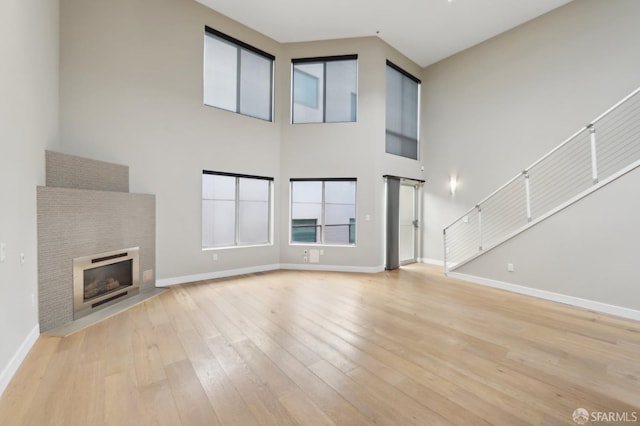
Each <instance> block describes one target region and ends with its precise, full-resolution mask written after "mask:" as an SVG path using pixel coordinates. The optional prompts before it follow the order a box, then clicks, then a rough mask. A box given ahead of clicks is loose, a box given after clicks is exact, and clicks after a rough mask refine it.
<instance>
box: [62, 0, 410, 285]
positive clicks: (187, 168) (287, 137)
mask: <svg viewBox="0 0 640 426" xmlns="http://www.w3.org/2000/svg"><path fill="white" fill-rule="evenodd" d="M61 6H62V7H61V139H62V141H63V147H62V150H63V151H64V152H67V153H71V154H75V155H80V156H84V157H89V158H97V159H101V160H105V161H110V162H115V163H120V164H127V165H129V166H130V171H131V176H130V178H131V191H132V192H143V193H153V194H156V197H157V265H158V266H157V268H158V270H157V278H158V279H159V280H163V279H172V278H175V277H184V276H189V275H201V274H205V275H206V274H209V273H211V274H213V273H217V272H220V271H232V270H234V269H243V268H253V267H259V266H269V265H275V266H277V265H280V264H281V263H282V264H286V265H291V264H303V253H302V250H303V248H302V247H300V246H290V245H289V243H288V239H289V222H288V221H289V179H290V178H292V177H294V178H296V177H297V178H301V177H357V178H358V200H357V201H358V207H357V208H358V212H357V215H358V217H357V220H358V229H357V238H358V244H357V247H355V248H354V247H326V248H324V255H323V256H322V257H321V263H322V264H324V265H333V266H341V267H349V268H351V267H353V268H355V269H358V268H360V269H361V270H374V269H375V268H382V266H383V265H384V261H383V228H384V227H383V214H382V208H383V191H384V180H383V178H382V176H383V175H384V174H394V175H400V176H407V177H412V178H417V179H420V178H422V172H421V171H420V166H421V162H419V161H414V160H407V159H404V158H400V157H397V156H392V155H387V154H385V153H384V117H385V111H384V108H385V60H386V59H387V58H388V59H390V60H392V61H394V62H395V63H397V64H398V65H400V66H403V67H405V68H406V69H407V70H408V71H409V72H412V73H414V74H415V75H419V74H420V73H421V71H422V70H421V69H420V68H419V67H418V66H417V65H415V64H413V63H412V62H411V61H409V60H408V59H407V58H405V57H403V56H402V55H401V54H399V53H398V52H397V51H395V50H394V49H392V48H391V47H389V46H388V45H387V44H386V43H384V42H382V41H381V40H379V39H378V38H376V37H370V38H362V39H353V40H335V41H327V42H311V43H297V44H285V45H282V44H279V43H276V42H274V41H273V40H270V39H267V38H266V37H264V36H261V35H260V34H258V33H256V32H254V31H252V30H250V29H248V28H246V27H243V26H242V25H240V24H238V23H236V22H234V21H231V20H229V19H227V18H225V17H223V16H221V15H219V14H217V13H216V12H214V11H212V10H209V9H207V8H205V7H203V6H201V5H199V4H198V3H196V2H194V1H192V0H160V1H158V0H114V1H109V2H98V1H96V0H91V1H86V0H63V1H62V4H61ZM205 25H209V26H210V27H213V28H215V29H217V30H220V31H222V32H224V33H226V34H228V35H231V36H233V37H236V38H238V39H240V40H242V41H244V42H247V43H249V44H252V45H254V46H255V47H258V48H260V49H263V50H265V51H267V52H269V53H271V54H274V55H276V67H275V68H276V72H275V82H276V89H275V90H276V91H275V122H273V123H268V122H264V121H260V120H256V119H253V118H249V117H244V116H241V115H238V114H234V113H230V112H227V111H222V110H219V109H216V108H212V107H207V106H203V104H202V67H203V58H202V55H203V31H204V26H205ZM353 53H356V54H358V55H359V63H358V66H359V81H358V95H359V111H358V117H359V120H358V122H357V123H330V124H299V125H292V124H291V123H290V114H291V112H290V96H291V94H290V78H291V58H295V57H311V56H324V55H338V54H353ZM203 169H209V170H215V171H224V172H235V173H243V174H255V175H262V176H273V177H274V178H275V200H276V204H275V217H276V218H277V220H276V221H275V238H274V240H275V241H274V242H275V244H274V245H273V246H270V247H253V248H239V249H230V250H218V251H216V254H217V255H218V260H217V261H213V260H212V252H211V251H205V252H203V251H202V250H201V202H200V197H201V192H200V191H201V189H200V188H201V183H200V176H201V175H200V174H201V171H202V170H203ZM366 215H369V217H370V218H371V220H369V221H365V216H366ZM307 266H308V265H307Z"/></svg>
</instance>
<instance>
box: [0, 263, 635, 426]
mask: <svg viewBox="0 0 640 426" xmlns="http://www.w3.org/2000/svg"><path fill="white" fill-rule="evenodd" d="M578 407H583V408H585V409H587V410H589V411H590V412H591V411H605V412H617V413H627V416H631V415H632V414H633V413H634V412H635V413H637V415H638V417H639V418H640V323H638V322H633V321H628V320H623V319H619V318H615V317H609V316H606V315H602V314H597V313H593V312H589V311H586V310H581V309H576V308H572V307H568V306H565V305H561V304H556V303H552V302H547V301H542V300H539V299H535V298H530V297H526V296H521V295H515V294H511V293H507V292H503V291H499V290H494V289H489V288H485V287H479V286H476V285H472V284H467V283H464V282H461V281H456V280H453V279H448V278H445V277H443V276H442V273H441V271H440V269H439V268H436V267H430V266H427V265H410V266H408V267H405V268H403V269H402V270H400V271H393V272H385V273H380V274H372V275H367V274H344V273H325V272H294V271H277V272H271V273H264V274H255V275H250V276H243V277H239V278H235V279H229V280H218V281H210V282H201V283H195V284H189V285H181V286H176V287H173V288H172V289H171V290H170V291H167V292H165V293H163V294H161V295H160V296H157V297H155V298H153V299H150V300H148V301H146V302H144V303H143V304H140V305H137V306H135V307H133V308H131V309H129V310H128V311H125V312H123V313H121V314H119V315H117V316H115V317H112V318H110V319H108V320H105V321H103V322H100V323H98V324H95V325H93V326H91V327H89V328H86V329H84V330H81V331H78V332H76V333H74V334H72V335H69V336H67V337H64V338H60V337H51V336H41V337H40V338H39V339H38V341H37V343H36V344H35V346H34V348H33V349H32V350H31V352H30V353H29V355H28V357H27V359H26V360H25V362H24V363H23V365H22V366H21V367H20V369H19V370H18V372H17V374H16V375H15V377H14V379H13V381H12V382H11V384H10V385H9V387H8V388H7V390H6V391H5V393H4V395H3V396H2V399H1V400H0V425H48V424H52V425H65V426H66V425H101V424H104V425H129V424H130V425H156V424H158V425H217V424H223V425H254V424H270V425H294V424H300V425H316V424H317V425H330V424H342V425H361V424H386V425H411V424H417V425H440V424H443V425H444V424H457V425H486V424H496V425H526V424H535V425H561V424H564V425H575V423H573V421H572V418H571V416H572V413H573V411H574V410H575V409H577V408H578Z"/></svg>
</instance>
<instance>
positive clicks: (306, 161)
mask: <svg viewBox="0 0 640 426" xmlns="http://www.w3.org/2000/svg"><path fill="white" fill-rule="evenodd" d="M283 48H284V50H283V56H282V58H278V60H280V61H281V63H282V64H283V65H282V66H281V67H280V72H279V74H278V83H279V88H280V89H279V91H278V92H277V93H278V97H279V99H280V101H281V102H280V103H279V109H278V111H279V115H280V117H287V120H286V121H285V120H283V122H282V147H281V152H282V157H281V158H282V160H281V176H282V179H281V182H280V194H281V195H282V196H281V197H280V200H279V203H278V205H279V207H280V208H279V211H280V212H281V216H280V218H279V223H280V229H281V241H282V245H281V263H283V264H286V265H291V264H301V263H303V256H304V253H303V250H304V249H305V248H309V247H310V246H308V245H290V244H289V243H288V239H289V229H288V227H289V217H290V214H289V179H291V178H323V177H349V178H351V177H355V178H357V179H358V185H357V206H356V209H357V218H356V246H355V247H338V246H328V247H323V251H324V255H322V256H321V257H320V263H321V264H322V265H330V266H339V267H345V268H346V269H352V270H364V271H374V270H378V269H380V268H382V267H383V265H384V239H383V238H384V213H383V212H384V209H383V208H384V179H383V175H385V174H391V175H399V176H403V177H410V178H413V179H421V178H422V172H421V170H420V166H421V164H422V163H421V162H420V161H415V160H409V159H406V158H402V157H398V156H395V155H390V154H386V153H385V90H386V85H385V78H386V60H387V59H389V60H391V61H392V62H394V63H396V64H397V65H398V66H401V67H404V68H406V69H407V71H408V72H411V73H414V74H415V75H419V74H420V71H421V70H420V68H419V67H418V66H417V65H415V64H414V63H412V62H411V61H409V60H408V59H407V58H406V57H404V56H402V55H401V54H400V53H398V52H397V51H396V50H395V49H393V48H391V47H390V46H389V45H387V44H386V43H384V42H382V41H381V40H380V39H378V38H377V37H367V38H357V39H347V40H330V41H318V42H310V43H290V44H286V45H284V46H283ZM348 54H357V55H358V120H357V122H354V123H312V124H291V123H290V117H291V105H290V99H291V90H290V79H291V70H290V63H291V59H292V58H309V57H317V56H332V55H348ZM367 216H368V217H369V218H370V220H368V221H367V220H366V217H367Z"/></svg>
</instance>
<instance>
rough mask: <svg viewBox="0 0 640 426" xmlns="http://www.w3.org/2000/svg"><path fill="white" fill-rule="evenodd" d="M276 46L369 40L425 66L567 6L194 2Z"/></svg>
mask: <svg viewBox="0 0 640 426" xmlns="http://www.w3.org/2000/svg"><path fill="white" fill-rule="evenodd" d="M196 1H198V2H200V3H202V4H204V5H206V6H209V7H210V8H212V9H214V10H216V11H218V12H219V13H222V14H223V15H226V16H228V17H230V18H232V19H234V20H236V21H238V22H241V23H243V24H245V25H247V26H249V27H251V28H253V29H255V30H256V31H259V32H261V33H262V34H264V35H266V36H269V37H271V38H273V39H275V40H276V41H278V42H281V43H289V42H299V41H311V40H329V39H336V38H349V37H362V36H371V35H375V34H376V32H377V31H379V32H380V33H379V34H378V36H379V37H380V38H381V39H383V40H384V41H386V42H387V43H389V44H390V45H391V46H393V47H395V48H396V49H397V50H399V51H400V52H402V53H403V54H405V55H406V56H407V57H409V58H410V59H412V60H413V61H414V62H416V63H417V64H418V65H421V66H423V67H424V66H427V65H430V64H432V63H434V62H437V61H439V60H441V59H444V58H446V57H448V56H451V55H453V54H454V53H457V52H460V51H461V50H464V49H466V48H468V47H471V46H473V45H475V44H478V43H480V42H482V41H484V40H487V39H489V38H491V37H493V36H495V35H498V34H500V33H502V32H504V31H507V30H509V29H511V28H513V27H516V26H518V25H520V24H522V23H524V22H526V21H529V20H531V19H533V18H535V17H537V16H540V15H542V14H544V13H546V12H548V11H550V10H553V9H555V8H557V7H559V6H562V5H563V4H566V3H569V1H570V0H453V1H449V0H394V1H391V0H322V1H304V0H268V1H265V0H196Z"/></svg>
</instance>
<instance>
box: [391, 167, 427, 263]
mask: <svg viewBox="0 0 640 426" xmlns="http://www.w3.org/2000/svg"><path fill="white" fill-rule="evenodd" d="M384 178H385V182H386V185H385V188H386V215H387V218H386V244H385V252H386V253H385V258H386V263H385V269H387V270H393V269H397V268H399V267H400V266H401V265H407V264H409V263H415V262H417V261H418V257H419V256H418V249H419V241H420V222H419V220H418V217H420V188H422V184H423V183H424V181H418V180H413V179H407V178H401V177H397V176H389V175H386V176H384Z"/></svg>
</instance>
